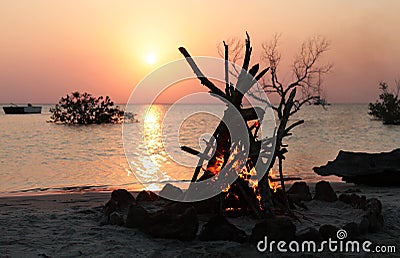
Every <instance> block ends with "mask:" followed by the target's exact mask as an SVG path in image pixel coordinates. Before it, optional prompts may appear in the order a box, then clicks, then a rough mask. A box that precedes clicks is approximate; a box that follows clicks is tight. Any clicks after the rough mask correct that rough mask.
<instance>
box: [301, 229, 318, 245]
mask: <svg viewBox="0 0 400 258" xmlns="http://www.w3.org/2000/svg"><path fill="white" fill-rule="evenodd" d="M296 239H297V241H299V242H303V241H314V242H321V241H322V236H321V233H320V232H319V231H318V230H316V229H315V228H312V227H309V228H306V229H304V230H301V231H299V232H298V233H297V235H296Z"/></svg>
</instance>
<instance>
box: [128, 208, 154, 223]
mask: <svg viewBox="0 0 400 258" xmlns="http://www.w3.org/2000/svg"><path fill="white" fill-rule="evenodd" d="M149 217H150V216H149V214H148V212H147V211H146V210H145V209H144V208H143V207H142V206H140V205H137V204H132V205H130V206H129V208H128V215H127V217H126V226H127V227H128V228H142V227H145V226H147V224H148V223H149V222H150V221H149Z"/></svg>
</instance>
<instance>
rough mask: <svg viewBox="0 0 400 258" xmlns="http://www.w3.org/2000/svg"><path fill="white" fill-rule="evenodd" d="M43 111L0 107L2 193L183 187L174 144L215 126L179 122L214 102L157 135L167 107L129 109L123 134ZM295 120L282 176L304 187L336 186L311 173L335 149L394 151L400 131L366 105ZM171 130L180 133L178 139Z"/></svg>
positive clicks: (187, 163) (184, 157)
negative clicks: (58, 120)
mask: <svg viewBox="0 0 400 258" xmlns="http://www.w3.org/2000/svg"><path fill="white" fill-rule="evenodd" d="M49 108H50V106H48V105H47V106H43V112H42V114H36V115H5V114H4V112H3V110H2V109H1V111H0V139H1V145H0V177H1V180H0V194H1V195H7V194H37V193H51V192H66V191H67V192H68V191H90V190H96V191H98V190H110V189H115V188H121V187H123V188H127V189H130V190H140V189H142V188H144V186H143V185H142V184H141V183H140V182H138V180H137V179H136V177H135V173H140V175H141V176H144V177H145V178H147V180H146V182H148V184H146V185H145V187H148V188H149V189H153V188H154V189H156V188H157V184H156V183H155V182H157V181H158V180H170V181H172V182H175V181H179V182H187V181H188V180H190V179H191V177H192V175H193V171H194V168H193V164H194V163H193V162H194V161H196V160H197V159H195V157H191V156H190V155H188V154H186V153H184V152H183V151H181V150H180V149H179V146H180V145H188V146H193V147H196V146H199V148H201V147H204V141H203V140H202V139H207V136H209V134H211V133H212V132H213V131H214V129H215V127H216V126H217V124H218V119H217V118H216V117H213V116H210V115H206V114H204V113H200V114H197V115H196V116H189V117H187V118H186V120H185V121H182V118H183V117H184V115H185V114H188V113H193V114H194V113H196V111H197V110H199V109H201V110H207V109H210V110H214V112H215V106H214V105H178V106H175V107H174V109H173V110H171V111H169V116H168V117H169V118H168V119H169V125H174V126H166V127H163V129H162V130H160V128H161V127H160V121H159V119H160V117H162V116H163V114H164V113H165V112H167V110H168V108H169V106H168V105H158V106H156V107H155V109H154V112H153V114H151V115H150V116H148V117H147V118H146V119H147V120H148V121H146V123H145V121H144V114H145V112H146V110H147V106H144V105H134V106H132V107H131V109H132V110H134V111H135V113H137V114H138V116H137V118H138V120H139V123H132V124H129V125H125V127H124V132H123V130H122V129H123V126H122V125H112V124H107V125H89V126H67V125H58V124H53V123H48V122H47V121H48V120H49V118H50V113H49ZM221 112H222V110H221ZM299 119H304V120H305V123H304V124H303V125H300V126H298V127H296V129H294V130H293V135H292V136H290V137H288V138H287V140H286V141H285V143H287V144H288V150H289V152H288V153H287V154H286V160H285V161H284V162H283V169H284V174H285V175H286V176H295V177H301V178H302V179H303V180H305V181H308V182H315V181H319V180H321V179H327V180H331V181H340V178H337V177H334V176H331V177H328V178H326V177H324V178H323V177H320V176H318V175H316V174H315V173H314V172H313V170H312V168H313V167H314V166H320V165H324V164H326V163H327V162H328V161H329V160H333V159H334V158H335V157H336V155H337V154H338V152H339V150H348V151H366V152H382V151H390V150H392V149H395V148H399V147H400V137H399V136H400V126H390V125H383V124H382V123H381V122H380V121H374V120H371V117H370V116H369V115H368V106H367V105H366V104H333V105H331V106H328V107H327V108H326V109H323V108H322V107H321V106H304V107H303V108H302V109H301V110H300V111H299V112H298V113H297V114H296V115H295V117H293V119H292V120H291V122H295V121H297V120H299ZM149 125H150V126H149ZM152 125H153V126H152ZM176 128H181V129H180V131H179V134H177V133H176ZM123 133H124V134H127V135H128V134H129V135H130V137H133V138H130V140H131V141H130V142H129V143H128V144H127V143H126V142H125V145H126V146H125V147H126V148H128V149H129V155H128V156H129V157H128V159H127V158H126V156H125V152H124V141H123ZM132 139H133V140H132ZM143 139H146V141H144V140H143ZM127 145H129V146H127ZM163 146H164V147H163ZM165 146H166V147H165ZM149 153H150V154H151V155H149ZM152 162H153V163H154V162H156V163H158V164H160V166H162V169H163V170H165V171H167V174H168V176H165V173H159V172H158V171H156V170H157V169H154V166H152V165H149V164H150V163H152ZM176 162H179V163H180V165H177V164H176ZM273 173H275V171H273ZM152 183H154V184H152Z"/></svg>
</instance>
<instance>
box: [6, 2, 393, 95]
mask: <svg viewBox="0 0 400 258" xmlns="http://www.w3.org/2000/svg"><path fill="white" fill-rule="evenodd" d="M214 2H216V3H214ZM399 10H400V1H397V0H392V1H390V0H380V1H375V0H373V1H372V0H371V1H367V0H358V1H356V0H353V1H346V0H324V1H320V0H307V1H305V0H303V1H266V0H264V1H250V2H248V3H245V1H236V2H235V1H177V0H169V1H159V2H158V3H156V2H155V1H142V0H141V1H133V0H126V1H119V0H116V1H105V0H104V1H103V0H92V1H89V0H87V1H75V0H71V1H54V0H37V1H31V0H18V1H12V0H5V1H1V2H0V32H1V33H0V103H10V102H15V103H26V102H32V103H55V102H57V101H58V99H59V98H60V97H61V96H64V95H65V94H66V93H68V92H71V91H73V90H80V91H88V92H91V93H93V94H96V95H100V94H101V95H106V94H108V95H110V96H111V98H112V99H113V100H115V101H116V102H120V103H123V102H126V101H127V99H128V97H129V95H130V93H131V91H132V90H133V88H134V87H135V85H136V84H137V83H138V82H139V81H140V80H142V79H143V78H144V76H145V75H147V74H148V73H150V72H151V71H152V70H153V69H156V68H157V67H158V66H160V65H162V64H165V63H167V62H170V61H173V60H175V59H177V58H181V56H180V54H179V52H178V50H177V48H178V47H179V46H182V45H183V46H185V47H187V49H188V50H189V51H190V52H191V53H192V54H193V55H210V56H218V52H217V49H216V46H217V44H218V43H219V42H221V41H222V40H224V39H227V38H229V37H232V36H238V37H242V38H244V36H245V31H246V30H247V31H248V32H249V33H250V36H251V37H252V43H253V47H254V50H253V52H254V56H253V63H254V62H257V61H259V53H260V51H261V46H260V45H261V43H262V42H263V41H266V40H269V39H271V37H272V36H273V34H274V33H281V34H282V37H281V50H282V54H283V58H284V59H283V62H282V65H285V64H288V63H289V62H290V60H291V58H292V57H293V55H294V54H295V52H296V50H297V49H298V48H299V46H300V43H301V42H302V41H303V40H305V39H307V38H308V37H310V36H313V35H322V36H325V37H326V38H327V39H328V40H330V41H331V50H330V52H329V53H328V54H327V55H326V59H325V60H329V61H330V62H333V63H334V69H333V72H332V73H331V74H330V75H329V76H328V78H327V79H326V80H325V84H324V87H325V91H326V93H327V97H328V100H329V101H330V102H362V103H366V102H369V101H374V100H375V99H376V98H377V94H378V87H377V85H378V82H379V81H381V80H386V81H388V82H389V83H392V82H393V81H394V79H396V78H400V33H399V32H398V26H399V25H400V16H399V15H398V11H399ZM147 53H154V55H155V56H156V57H157V61H156V63H155V64H153V65H151V64H147V63H146V62H145V56H146V54H147ZM281 70H282V75H281V77H283V78H285V77H286V79H290V78H289V73H288V70H287V67H284V66H282V68H281Z"/></svg>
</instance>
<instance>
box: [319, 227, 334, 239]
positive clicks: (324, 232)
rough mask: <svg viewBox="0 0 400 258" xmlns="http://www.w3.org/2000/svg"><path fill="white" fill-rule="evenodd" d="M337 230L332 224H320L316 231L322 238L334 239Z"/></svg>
mask: <svg viewBox="0 0 400 258" xmlns="http://www.w3.org/2000/svg"><path fill="white" fill-rule="evenodd" d="M338 230H339V228H337V227H335V226H332V225H322V226H321V227H320V228H319V230H318V231H319V233H320V234H321V237H322V239H323V240H328V239H329V238H331V239H336V234H337V232H338Z"/></svg>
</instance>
